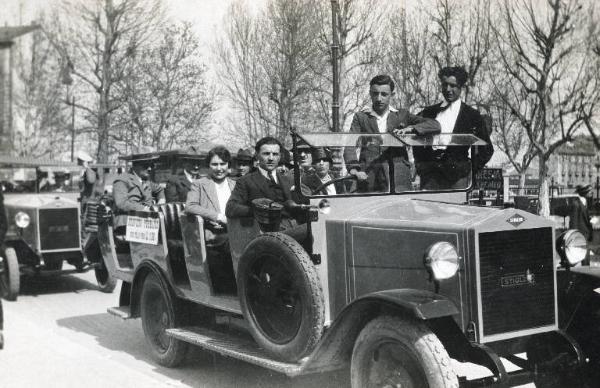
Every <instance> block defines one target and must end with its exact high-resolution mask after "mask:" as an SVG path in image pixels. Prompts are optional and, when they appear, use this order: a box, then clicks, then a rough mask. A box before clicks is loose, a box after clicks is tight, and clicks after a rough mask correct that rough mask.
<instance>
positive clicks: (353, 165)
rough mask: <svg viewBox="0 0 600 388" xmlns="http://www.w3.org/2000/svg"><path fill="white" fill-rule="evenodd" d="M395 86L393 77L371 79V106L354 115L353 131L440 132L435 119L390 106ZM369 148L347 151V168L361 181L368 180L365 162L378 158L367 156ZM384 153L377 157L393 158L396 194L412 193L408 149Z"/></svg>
mask: <svg viewBox="0 0 600 388" xmlns="http://www.w3.org/2000/svg"><path fill="white" fill-rule="evenodd" d="M394 87H395V84H394V81H393V80H392V78H391V77H390V76H389V75H378V76H375V77H374V78H373V79H371V82H370V83H369V96H370V97H371V107H369V108H367V109H365V110H363V111H361V112H357V113H356V114H355V115H354V118H353V119H352V125H351V126H350V132H351V133H366V134H378V133H387V132H392V133H396V134H400V133H412V134H417V135H429V134H435V133H439V132H440V125H439V123H437V122H436V121H435V120H432V119H429V118H424V117H420V116H416V115H413V114H411V113H410V112H409V111H408V110H406V109H402V108H400V109H396V108H394V107H392V106H390V102H391V101H392V98H393V96H394ZM368 148H369V145H368V144H361V145H360V152H357V151H356V148H354V147H346V150H345V151H344V160H345V163H346V169H347V170H348V173H350V174H352V175H356V177H357V178H358V179H359V181H366V180H367V179H368V176H367V170H368V169H369V165H368V164H369V163H366V162H365V161H367V162H368V161H369V160H370V159H377V158H370V157H369V156H368V155H365V152H367V150H368ZM371 148H373V147H371ZM380 151H381V155H377V157H378V158H380V159H382V158H381V157H383V159H385V158H387V157H388V156H389V157H391V158H392V159H393V163H394V181H395V186H396V191H404V190H412V179H411V178H412V175H413V174H412V171H411V162H412V157H410V156H409V153H408V152H407V149H406V148H405V147H394V148H389V149H387V150H386V149H381V150H380ZM384 153H388V154H389V155H387V154H384ZM382 166H383V168H386V172H387V163H382ZM386 175H387V174H386ZM371 186H372V185H371Z"/></svg>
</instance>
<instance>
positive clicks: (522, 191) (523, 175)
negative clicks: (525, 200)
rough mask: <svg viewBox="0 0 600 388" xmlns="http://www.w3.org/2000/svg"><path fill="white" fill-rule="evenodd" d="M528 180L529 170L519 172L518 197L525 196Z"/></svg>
mask: <svg viewBox="0 0 600 388" xmlns="http://www.w3.org/2000/svg"><path fill="white" fill-rule="evenodd" d="M526 179H527V170H525V169H523V170H521V172H519V187H518V189H517V194H518V195H524V194H525V180H526Z"/></svg>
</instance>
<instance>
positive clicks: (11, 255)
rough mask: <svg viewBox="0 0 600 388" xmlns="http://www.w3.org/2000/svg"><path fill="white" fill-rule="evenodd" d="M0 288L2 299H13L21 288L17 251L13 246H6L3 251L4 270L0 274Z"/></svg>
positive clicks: (15, 298)
mask: <svg viewBox="0 0 600 388" xmlns="http://www.w3.org/2000/svg"><path fill="white" fill-rule="evenodd" d="M0 282H2V285H1V287H0V288H1V289H0V291H2V292H3V293H4V299H6V300H10V301H15V300H17V296H18V295H19V289H20V288H21V272H20V270H19V261H18V258H17V252H16V251H15V249H14V248H11V247H7V248H6V249H5V251H4V272H3V273H2V276H0Z"/></svg>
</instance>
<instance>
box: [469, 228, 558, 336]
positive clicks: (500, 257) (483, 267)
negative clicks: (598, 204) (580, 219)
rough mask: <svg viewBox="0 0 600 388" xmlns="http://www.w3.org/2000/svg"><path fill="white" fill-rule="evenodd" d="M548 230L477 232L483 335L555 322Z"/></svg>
mask: <svg viewBox="0 0 600 388" xmlns="http://www.w3.org/2000/svg"><path fill="white" fill-rule="evenodd" d="M552 247H553V244H552V228H536V229H527V230H514V231H499V232H489V233H480V234H479V255H480V279H481V308H482V318H483V322H482V323H483V325H482V327H483V335H485V336H490V335H495V334H501V333H508V332H514V331H519V330H526V329H531V328H535V327H542V326H548V325H552V324H554V322H555V309H554V268H553V262H554V260H553V252H552Z"/></svg>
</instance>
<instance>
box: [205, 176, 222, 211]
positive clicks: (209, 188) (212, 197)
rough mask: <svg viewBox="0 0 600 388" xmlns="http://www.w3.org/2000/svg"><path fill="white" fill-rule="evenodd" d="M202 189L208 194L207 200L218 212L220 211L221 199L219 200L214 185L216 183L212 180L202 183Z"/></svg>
mask: <svg viewBox="0 0 600 388" xmlns="http://www.w3.org/2000/svg"><path fill="white" fill-rule="evenodd" d="M202 189H203V190H204V192H205V193H206V198H207V199H208V201H209V202H210V203H212V205H213V208H214V209H216V210H217V211H218V210H219V199H218V198H217V188H216V187H215V185H214V182H213V181H211V180H206V181H204V182H203V183H202Z"/></svg>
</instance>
